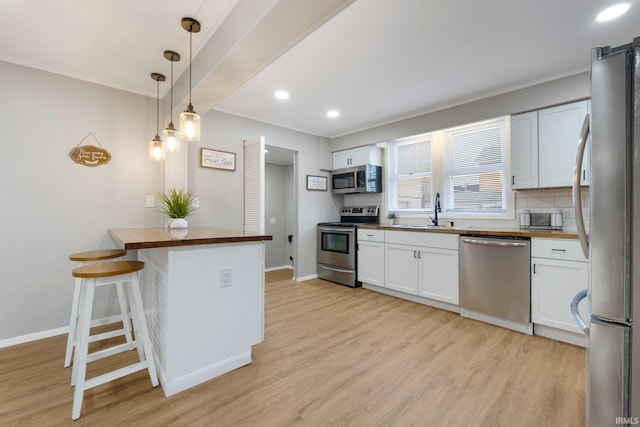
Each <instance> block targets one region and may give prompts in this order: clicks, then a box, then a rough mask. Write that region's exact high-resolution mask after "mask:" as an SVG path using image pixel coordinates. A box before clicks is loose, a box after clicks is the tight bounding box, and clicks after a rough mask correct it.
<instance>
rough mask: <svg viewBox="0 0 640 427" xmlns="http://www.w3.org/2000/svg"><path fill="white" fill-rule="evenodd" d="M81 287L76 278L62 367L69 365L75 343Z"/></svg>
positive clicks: (79, 281)
mask: <svg viewBox="0 0 640 427" xmlns="http://www.w3.org/2000/svg"><path fill="white" fill-rule="evenodd" d="M81 287H82V279H80V278H76V280H75V285H74V287H73V301H72V302H71V320H69V334H68V335H67V352H66V353H65V356H64V367H65V368H68V367H69V365H71V356H72V354H73V347H74V346H75V341H76V327H77V325H78V306H79V304H80V289H81Z"/></svg>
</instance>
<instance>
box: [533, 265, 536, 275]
mask: <svg viewBox="0 0 640 427" xmlns="http://www.w3.org/2000/svg"><path fill="white" fill-rule="evenodd" d="M533 274H536V265H535V264H533Z"/></svg>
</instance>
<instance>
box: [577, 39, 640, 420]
mask: <svg viewBox="0 0 640 427" xmlns="http://www.w3.org/2000/svg"><path fill="white" fill-rule="evenodd" d="M589 127H590V131H591V132H590V140H591V142H590V149H591V156H590V157H591V186H590V189H589V193H590V194H589V206H590V214H589V215H588V217H589V221H590V226H589V232H588V235H587V233H586V232H585V229H584V222H583V221H582V218H583V216H582V209H581V206H582V203H581V201H580V200H581V194H580V192H581V190H586V188H582V189H581V188H580V176H579V171H580V170H581V167H580V166H581V165H580V163H581V162H582V153H583V152H584V150H585V147H588V146H589V144H588V141H589ZM587 149H588V148H587ZM576 167H577V168H576V170H575V171H574V185H573V201H574V208H575V210H576V220H577V223H578V234H579V235H580V241H581V243H582V246H583V249H584V250H585V256H587V257H588V258H589V259H590V261H591V271H590V283H589V289H588V290H585V291H583V292H582V293H581V294H582V295H581V294H579V295H577V296H576V298H574V300H573V302H572V310H573V312H574V316H576V321H577V322H578V324H580V325H581V326H582V327H583V328H584V329H585V332H586V333H587V335H588V340H587V342H588V345H587V390H586V392H587V393H586V420H587V425H588V426H592V427H601V426H618V425H637V424H640V418H639V417H640V326H638V325H636V326H635V327H634V325H633V323H634V319H636V322H637V323H640V37H637V38H636V39H634V41H633V42H632V43H630V44H628V45H624V46H620V47H616V48H611V47H602V48H595V49H593V51H592V62H591V117H590V123H589V118H587V120H585V126H584V127H583V131H582V135H581V138H580V143H579V145H578V155H577V160H576ZM585 296H586V298H587V303H588V304H587V306H588V308H589V311H590V319H587V320H586V321H583V320H582V319H581V318H580V317H579V313H577V305H578V303H579V300H580V299H581V297H585Z"/></svg>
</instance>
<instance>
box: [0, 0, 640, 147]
mask: <svg viewBox="0 0 640 427" xmlns="http://www.w3.org/2000/svg"><path fill="white" fill-rule="evenodd" d="M308 1H310V0H308ZM626 1H628V2H629V3H631V5H632V6H631V9H630V11H629V12H628V13H627V14H626V15H625V16H623V17H622V18H620V19H618V20H616V21H612V22H609V23H605V24H598V23H596V22H594V17H595V15H596V14H597V12H599V11H600V10H601V9H602V8H603V7H605V6H608V5H610V4H613V3H615V1H613V2H609V1H602V0H561V1H559V0H537V1H520V0H490V1H484V2H478V1H470V0H448V1H433V0H432V1H428V0H394V1H389V0H356V1H355V2H353V3H351V0H342V1H336V0H334V3H335V4H341V5H340V6H336V7H337V8H338V9H337V10H336V12H335V13H337V15H336V16H333V18H331V16H328V15H326V13H325V12H323V13H325V15H324V20H323V19H320V18H318V19H317V21H314V22H310V23H309V24H305V25H306V26H307V27H308V32H307V33H302V32H301V33H300V35H299V36H298V38H297V39H296V38H295V37H294V36H291V37H290V40H288V42H287V43H284V42H280V43H281V44H282V46H283V47H282V49H280V51H278V54H277V55H272V56H270V57H268V58H262V59H261V61H262V62H261V63H257V64H253V71H252V72H251V73H248V74H247V76H246V77H244V76H243V77H242V79H240V80H238V81H235V82H234V83H233V85H232V86H231V85H230V86H229V89H228V90H227V91H226V92H224V94H223V96H220V95H219V96H218V97H216V98H214V97H213V96H210V97H209V98H210V102H207V101H208V99H205V100H204V104H205V105H206V107H209V106H211V107H212V108H214V109H218V110H221V111H226V112H229V113H232V114H237V115H240V116H245V117H250V118H254V119H257V120H260V121H264V122H268V123H273V124H277V125H280V126H284V127H287V128H291V129H297V130H301V131H304V132H308V133H311V134H315V135H322V136H328V137H335V136H339V135H343V134H347V133H351V132H354V131H357V130H361V129H366V128H369V127H372V126H375V125H378V124H382V123H386V122H390V121H395V120H398V119H401V118H406V117H411V116H415V115H418V114H421V113H424V112H428V111H434V110H438V109H442V108H446V107H448V106H452V105H456V104H460V103H464V102H468V101H471V100H474V99H479V98H483V97H486V96H491V95H494V94H498V93H502V92H506V91H509V90H512V89H515V88H519V87H524V86H528V85H530V84H534V83H538V82H542V81H546V80H551V79H554V78H557V77H561V76H566V75H571V74H575V73H578V72H581V71H585V70H588V68H589V61H590V48H591V47H593V46H602V45H618V44H622V43H627V42H630V41H631V40H632V38H633V37H634V36H640V27H638V25H637V24H638V22H640V0H626ZM300 2H301V0H296V1H288V0H259V1H258V0H251V1H249V0H181V1H180V2H175V1H162V2H160V1H157V0H155V1H154V0H135V1H131V0H129V1H125V0H92V1H83V0H65V1H61V2H52V1H50V0H3V1H2V2H0V13H1V16H2V17H3V24H2V26H0V59H2V60H5V61H9V62H14V63H18V64H22V65H27V66H31V67H35V68H39V69H43V70H47V71H51V72H55V73H60V74H64V75H68V76H71V77H76V78H80V79H83V80H88V81H92V82H96V83H100V84H104V85H107V86H111V87H115V88H119V89H123V90H127V91H131V92H134V93H139V94H143V95H148V96H155V82H153V81H151V79H150V77H149V73H151V72H154V71H156V72H163V73H164V74H166V75H167V78H169V64H168V61H167V60H166V59H164V58H163V56H162V52H163V51H164V50H166V49H172V50H176V51H178V52H180V53H182V56H183V61H181V62H180V63H178V64H176V68H175V74H176V79H177V76H179V75H180V74H182V72H183V71H185V69H186V67H187V65H188V61H187V59H188V43H189V37H188V33H187V32H186V31H184V30H183V29H182V28H181V26H180V19H181V18H182V17H184V16H191V17H194V18H196V19H198V20H199V21H200V22H201V23H202V26H203V31H202V32H201V33H199V34H197V35H194V38H193V42H194V53H198V52H200V50H201V49H203V50H202V52H205V50H204V48H205V44H206V43H207V42H208V41H210V40H213V39H215V36H214V33H215V31H216V30H217V29H218V28H221V27H223V26H224V20H225V19H227V18H228V17H229V16H231V15H233V14H232V11H234V7H235V8H236V9H235V12H237V11H238V10H239V9H240V8H241V7H242V8H245V9H246V8H248V7H251V6H253V5H254V4H255V5H258V4H260V8H261V9H260V10H256V12H255V14H254V16H256V17H257V18H256V22H258V21H259V20H260V19H262V17H263V16H265V15H266V12H265V11H268V10H270V9H272V10H275V9H277V8H278V7H279V8H280V9H287V8H288V9H289V11H290V12H291V13H290V14H289V15H286V14H282V13H281V14H280V15H279V16H280V17H283V16H287V18H288V19H289V22H292V21H291V20H292V19H296V16H299V17H302V14H301V13H300V12H298V10H297V9H294V6H293V5H295V4H297V5H298V7H299V5H300ZM308 4H311V3H308ZM344 6H346V8H344V9H343V10H342V9H341V8H342V7H344ZM332 7H333V6H332ZM295 14H297V15H295ZM329 18H331V19H329ZM327 20H328V21H327ZM227 24H233V23H230V22H227ZM322 24H324V25H322ZM235 25H236V26H237V25H238V24H235ZM271 25H274V24H271ZM278 25H279V27H277V26H274V27H270V28H271V29H270V31H271V32H272V33H273V32H274V31H275V32H278V31H284V28H285V27H284V26H283V24H282V22H279V23H278ZM285 25H286V24H285ZM229 26H231V25H229ZM247 26H248V27H249V26H251V28H254V27H257V26H258V25H257V24H254V23H249V24H247ZM318 26H319V28H317V27H318ZM316 28H317V29H316ZM314 30H315V31H314ZM245 33H246V34H250V33H251V30H250V29H248V30H247V31H245ZM309 33H310V34H309ZM274 34H275V33H274ZM307 34H308V35H307ZM212 36H214V37H213V38H212ZM304 36H306V37H304ZM273 38H275V35H274V37H273ZM301 38H302V41H300V42H299V43H298V41H299V40H300V39H301ZM246 40H251V39H250V38H246ZM222 41H224V40H222V38H221V40H220V41H219V42H222ZM256 43H258V42H256ZM296 43H297V44H296ZM239 44H241V43H239V42H236V41H234V40H232V41H231V42H229V43H228V45H229V46H230V47H229V52H231V54H229V55H228V59H229V58H231V59H232V60H234V61H233V62H237V61H235V59H237V58H234V57H233V55H232V53H233V52H232V51H233V49H234V46H236V45H239ZM259 48H260V46H256V49H257V50H259ZM243 52H244V51H243ZM223 54H227V53H225V52H223ZM207 55H209V56H210V54H209V53H207ZM204 56H205V54H204V53H203V54H202V55H201V56H200V57H198V58H197V60H194V70H195V69H196V64H197V63H198V62H197V61H198V60H199V61H200V62H201V63H202V64H205V63H207V64H208V65H207V69H206V70H204V71H202V72H200V73H199V74H198V80H197V81H195V82H194V88H195V89H194V99H197V97H196V94H195V92H197V91H200V92H201V94H202V96H203V97H205V96H208V95H207V94H208V93H209V92H208V91H207V87H206V85H207V84H209V85H211V84H212V83H210V82H215V81H216V80H215V79H211V76H213V75H215V73H216V72H218V73H219V72H220V68H221V67H218V66H217V65H218V64H219V62H215V61H214V62H212V61H210V60H209V61H207V60H208V59H210V58H203V57H204ZM194 74H195V72H194ZM206 79H209V81H210V82H209V83H207V82H205V80H206ZM198 83H200V85H199V86H198ZM205 83H206V84H205ZM277 89H285V90H287V91H289V92H290V94H291V98H290V99H289V100H288V101H284V102H283V101H278V100H276V99H275V98H274V97H273V92H274V91H275V90H277ZM167 90H168V85H167V86H166V87H164V88H163V93H166V91H167ZM201 102H202V101H201ZM194 106H195V107H196V109H197V110H198V105H196V104H195V102H194ZM181 107H182V106H181ZM331 108H335V109H338V110H340V111H341V115H340V117H338V118H335V119H329V118H328V117H326V115H325V113H326V111H327V110H328V109H331ZM199 112H201V113H202V111H199Z"/></svg>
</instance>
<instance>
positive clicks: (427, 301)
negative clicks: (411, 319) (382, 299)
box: [362, 283, 460, 313]
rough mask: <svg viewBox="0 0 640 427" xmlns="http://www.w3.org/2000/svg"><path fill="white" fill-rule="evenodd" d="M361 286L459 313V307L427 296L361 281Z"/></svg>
mask: <svg viewBox="0 0 640 427" xmlns="http://www.w3.org/2000/svg"><path fill="white" fill-rule="evenodd" d="M362 287H363V288H364V289H368V290H370V291H375V292H380V293H381V294H385V295H390V296H392V297H396V298H401V299H406V300H407V301H413V302H417V303H418V304H424V305H428V306H430V307H435V308H439V309H441V310H447V311H452V312H454V313H460V308H459V307H458V306H457V305H453V304H449V303H448V302H443V301H436V300H432V299H429V298H424V297H419V296H417V295H411V294H407V293H404V292H399V291H396V290H393V289H387V288H382V287H380V286H376V285H371V284H369V283H362Z"/></svg>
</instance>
